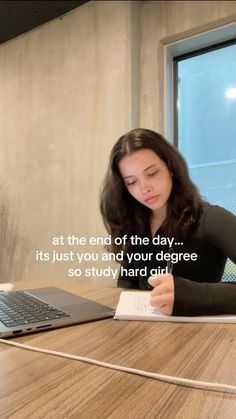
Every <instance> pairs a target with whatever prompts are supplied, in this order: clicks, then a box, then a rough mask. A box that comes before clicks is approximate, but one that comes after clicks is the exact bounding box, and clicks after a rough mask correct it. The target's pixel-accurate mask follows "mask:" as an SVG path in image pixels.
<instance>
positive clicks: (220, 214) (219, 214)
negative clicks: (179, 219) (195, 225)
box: [199, 204, 236, 236]
mask: <svg viewBox="0 0 236 419" xmlns="http://www.w3.org/2000/svg"><path fill="white" fill-rule="evenodd" d="M199 225H201V226H202V227H203V229H204V230H205V231H206V232H208V233H211V234H213V235H214V236H215V234H216V235H218V234H219V233H220V234H222V233H223V232H224V231H225V232H226V231H227V232H229V229H230V228H233V229H235V227H236V216H235V215H234V214H233V213H232V212H230V211H229V210H227V209H225V208H223V207H221V206H219V205H211V204H205V205H203V207H202V212H201V215H200V217H199Z"/></svg>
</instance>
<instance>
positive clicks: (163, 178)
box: [119, 148, 173, 214]
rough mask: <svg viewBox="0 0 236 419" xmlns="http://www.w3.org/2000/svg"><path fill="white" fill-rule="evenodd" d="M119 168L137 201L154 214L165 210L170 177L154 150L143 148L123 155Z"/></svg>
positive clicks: (169, 190) (169, 191)
mask: <svg viewBox="0 0 236 419" xmlns="http://www.w3.org/2000/svg"><path fill="white" fill-rule="evenodd" d="M119 170H120V174H121V176H122V178H123V180H124V183H125V185H126V187H127V189H128V191H129V193H130V194H131V195H132V196H133V197H134V198H135V199H136V200H137V201H138V202H140V203H141V204H143V205H145V206H146V207H148V208H150V209H151V210H152V211H153V213H156V214H158V213H159V212H163V210H166V206H167V201H168V199H169V196H170V193H171V190H172V185H173V183H172V177H171V174H170V172H169V170H168V167H167V165H166V164H165V163H164V162H163V160H161V159H160V158H159V157H158V155H157V154H156V153H154V151H152V150H150V149H149V148H143V149H141V150H138V151H135V152H134V153H132V154H130V155H127V156H125V157H123V159H121V160H120V163H119Z"/></svg>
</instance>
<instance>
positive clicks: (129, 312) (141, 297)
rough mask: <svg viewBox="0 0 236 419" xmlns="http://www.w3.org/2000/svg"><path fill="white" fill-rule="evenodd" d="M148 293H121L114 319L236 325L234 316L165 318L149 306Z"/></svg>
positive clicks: (235, 316)
mask: <svg viewBox="0 0 236 419" xmlns="http://www.w3.org/2000/svg"><path fill="white" fill-rule="evenodd" d="M150 293H151V292H150V291H122V292H121V294H120V299H119V302H118V305H117V309H116V313H115V316H114V319H118V320H151V321H168V322H193V323H236V315H220V316H191V317H188V316H183V317H180V316H165V315H164V314H161V313H160V311H159V310H158V309H155V308H153V307H152V306H151V305H150Z"/></svg>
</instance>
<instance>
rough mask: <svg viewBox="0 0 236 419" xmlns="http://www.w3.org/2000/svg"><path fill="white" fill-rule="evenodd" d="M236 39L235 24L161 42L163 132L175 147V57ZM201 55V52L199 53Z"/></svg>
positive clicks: (213, 47)
mask: <svg viewBox="0 0 236 419" xmlns="http://www.w3.org/2000/svg"><path fill="white" fill-rule="evenodd" d="M235 39H236V22H235V21H234V22H233V23H228V24H226V25H224V26H219V27H216V28H214V29H211V30H207V31H202V32H200V33H197V34H195V35H192V36H188V37H184V35H183V37H182V38H181V39H180V37H179V35H178V39H177V40H176V41H172V42H168V39H163V40H162V41H161V48H160V51H159V58H160V59H163V64H164V67H163V73H162V71H161V69H160V74H161V77H162V82H163V87H164V89H163V90H164V92H163V93H164V95H163V99H164V101H163V111H164V114H163V117H164V118H163V132H164V135H165V137H166V138H168V140H169V141H170V142H171V143H172V144H174V145H176V146H177V141H176V136H175V133H176V125H175V124H176V120H175V118H176V115H175V104H176V97H175V77H174V75H175V73H174V60H175V57H178V56H184V55H186V54H196V53H197V52H200V51H203V50H207V49H208V50H209V49H210V48H212V49H215V47H216V46H217V45H222V44H223V43H230V42H233V43H234V40H235ZM200 53H201V52H200Z"/></svg>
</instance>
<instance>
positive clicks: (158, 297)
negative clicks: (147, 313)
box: [148, 274, 175, 316]
mask: <svg viewBox="0 0 236 419" xmlns="http://www.w3.org/2000/svg"><path fill="white" fill-rule="evenodd" d="M148 283H149V284H150V285H152V286H153V287H154V289H153V290H152V292H151V298H150V304H151V305H152V306H153V307H155V308H158V309H159V310H160V312H161V313H162V314H166V315H169V316H170V315H171V314H172V312H173V308H174V298H175V289H174V278H173V275H171V274H167V275H157V276H150V278H148Z"/></svg>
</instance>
